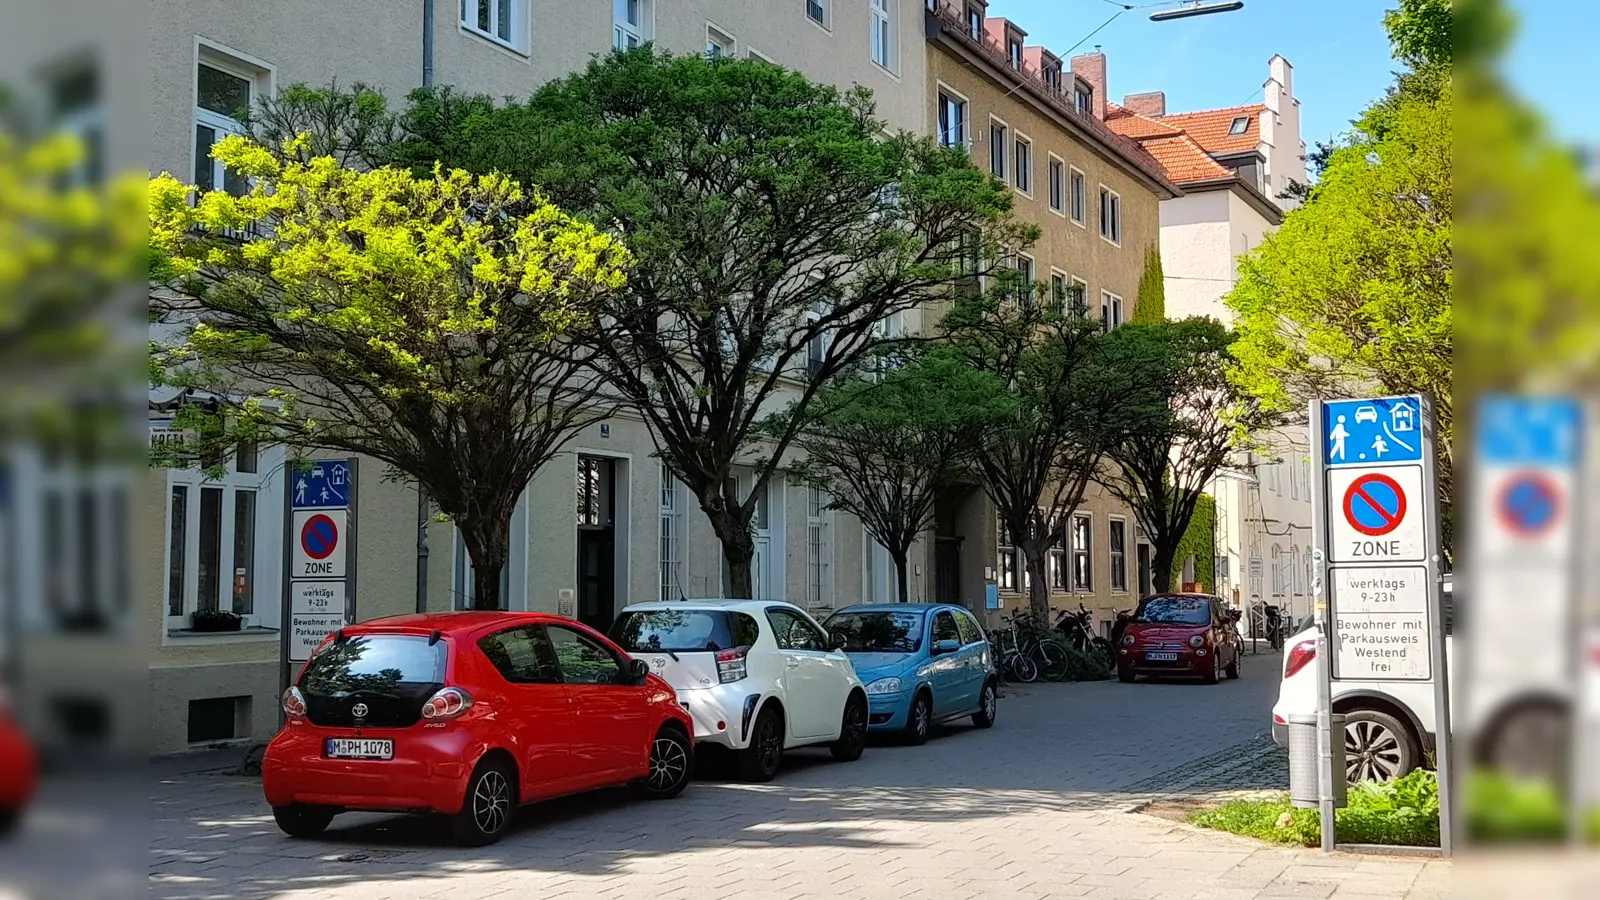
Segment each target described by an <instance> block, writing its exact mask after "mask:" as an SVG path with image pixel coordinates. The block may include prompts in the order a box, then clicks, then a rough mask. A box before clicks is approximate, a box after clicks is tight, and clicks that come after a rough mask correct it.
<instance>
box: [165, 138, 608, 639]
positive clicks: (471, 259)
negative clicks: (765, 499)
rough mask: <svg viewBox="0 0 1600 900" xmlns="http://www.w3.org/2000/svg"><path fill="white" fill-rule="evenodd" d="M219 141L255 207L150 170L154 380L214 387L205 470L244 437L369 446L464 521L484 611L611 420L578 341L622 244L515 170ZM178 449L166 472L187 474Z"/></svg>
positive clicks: (199, 427)
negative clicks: (529, 187)
mask: <svg viewBox="0 0 1600 900" xmlns="http://www.w3.org/2000/svg"><path fill="white" fill-rule="evenodd" d="M282 149H283V150H284V151H285V152H283V153H281V154H274V153H273V152H271V151H269V150H268V149H267V148H265V147H263V146H261V145H259V144H256V143H254V142H252V141H250V140H248V139H246V138H243V137H238V136H234V137H229V138H227V139H225V140H223V141H222V142H220V143H219V144H218V145H217V146H216V148H215V149H214V151H213V152H214V154H215V156H216V157H217V158H218V159H219V160H221V161H222V162H223V163H224V164H225V165H227V166H228V167H229V169H230V170H231V171H233V172H236V173H238V174H240V175H243V176H246V177H249V178H252V179H254V185H253V187H252V189H251V190H250V191H249V193H247V194H246V195H244V196H232V195H230V194H228V193H225V192H222V191H212V192H208V193H202V194H201V195H200V196H199V197H198V202H194V203H192V202H191V200H192V199H193V198H194V191H193V189H192V188H190V187H188V186H186V185H184V184H182V183H180V182H178V181H177V180H175V179H173V178H172V177H170V176H168V175H165V174H163V175H161V176H159V177H156V178H152V179H150V182H149V224H150V252H151V261H152V265H151V273H150V274H151V282H152V290H151V305H152V310H153V314H154V316H155V318H156V319H157V320H158V323H159V324H158V326H157V328H156V329H155V330H156V331H157V333H159V334H160V335H161V339H160V340H159V341H157V342H154V343H152V348H151V350H152V355H151V360H152V363H151V370H152V376H153V377H154V378H155V379H156V380H158V381H160V382H162V383H165V384H170V385H176V386H179V387H183V388H187V389H191V390H194V391H197V392H201V396H209V397H211V398H213V400H212V404H211V406H212V410H213V411H212V412H207V411H206V410H205V409H204V408H202V407H200V406H190V407H187V408H186V410H185V413H184V414H183V415H182V416H181V417H180V421H179V424H180V426H187V427H190V428H192V429H193V430H194V431H195V432H196V434H197V435H198V436H197V438H196V439H195V442H194V444H193V446H190V447H188V448H184V449H186V450H188V451H191V452H197V453H198V454H199V455H200V456H201V458H202V459H206V458H211V459H215V458H217V455H218V453H220V452H222V450H223V448H224V447H226V446H229V445H231V444H232V442H234V441H237V440H239V439H241V438H244V439H251V440H258V441H267V440H271V441H283V442H285V443H288V444H290V445H297V446H303V447H318V448H329V449H335V450H344V451H348V452H351V453H359V454H363V455H366V456H368V457H372V458H374V459H377V460H379V461H380V462H382V463H385V464H387V466H388V467H389V468H390V469H391V470H392V472H393V473H395V474H399V475H403V476H406V477H409V478H411V479H414V480H415V481H417V482H418V483H419V484H420V485H421V486H422V488H423V489H424V490H425V491H426V493H427V495H428V496H429V497H430V498H431V499H432V501H433V502H434V503H436V504H437V505H438V507H439V509H440V510H441V511H442V512H444V513H445V514H447V515H449V516H450V517H451V518H452V519H454V520H455V523H456V525H457V526H458V527H459V528H460V529H461V534H462V538H463V540H464V542H465V544H466V546H467V551H468V553H469V554H470V556H471V558H472V564H473V570H474V589H475V592H476V593H475V597H474V602H475V603H476V604H477V605H478V606H479V607H480V608H496V607H498V606H500V605H501V600H500V587H499V586H500V570H501V568H502V567H503V566H504V565H505V562H506V559H507V555H508V552H509V543H510V521H511V513H512V509H513V508H514V506H515V504H516V502H517V498H518V496H519V495H520V494H521V493H522V491H523V489H524V487H525V486H526V485H527V483H528V481H529V479H530V478H532V477H533V475H534V474H535V473H536V472H537V471H538V470H539V468H540V467H541V466H542V465H544V464H545V463H546V462H548V461H549V460H550V459H551V457H552V456H553V455H554V454H555V453H557V452H558V451H559V450H560V449H561V447H562V446H563V444H564V443H565V442H566V441H567V439H568V438H569V437H571V435H572V434H573V433H574V432H575V431H576V430H577V429H579V428H581V427H583V426H584V425H585V424H587V423H589V422H591V421H594V420H595V419H596V418H598V417H601V416H603V415H606V414H607V413H608V412H609V411H610V410H609V409H608V407H607V404H606V403H605V402H604V399H603V397H601V396H600V395H599V389H600V383H599V381H598V379H597V378H595V377H594V376H593V375H592V373H591V372H590V371H589V367H588V361H587V358H586V353H585V352H584V351H583V350H582V348H581V347H579V346H576V345H574V344H572V343H571V342H570V341H568V340H566V339H565V338H564V335H567V334H568V333H570V332H571V331H572V330H574V329H577V328H581V327H585V326H586V325H587V324H588V323H590V322H592V321H593V319H594V317H595V315H596V313H597V311H598V310H599V309H600V308H601V306H602V303H603V301H604V300H605V298H607V297H609V296H611V295H612V294H615V293H617V292H618V291H619V290H621V289H622V287H623V285H624V283H625V276H624V271H625V269H626V267H627V265H628V261H629V260H628V254H627V252H626V251H625V250H624V249H623V248H622V246H621V245H620V244H619V242H618V241H617V240H616V238H614V237H611V236H608V235H605V234H601V233H599V232H598V231H597V230H596V229H595V228H594V227H593V226H590V225H588V224H585V223H582V222H579V221H577V220H575V219H573V218H572V217H570V216H568V215H567V214H565V213H563V212H562V211H561V210H559V209H557V208H556V207H555V206H553V205H552V204H550V203H549V202H548V201H547V200H546V199H545V198H543V197H541V196H539V195H537V194H532V193H528V192H525V191H523V190H522V189H520V188H519V187H517V186H516V185H515V184H514V183H513V182H512V181H511V180H510V179H507V178H505V177H504V176H499V175H485V176H474V175H469V174H468V173H466V172H462V171H459V170H454V171H452V170H446V169H443V168H438V169H436V170H435V171H434V172H433V173H432V174H430V175H428V176H426V177H414V176H413V175H412V174H411V173H409V172H407V171H404V170H400V169H388V168H380V169H375V170H370V171H357V170H354V169H351V168H347V167H345V166H341V165H339V164H338V162H337V161H336V160H335V159H333V158H331V157H326V156H322V157H311V158H308V159H302V156H303V155H304V152H305V150H306V146H305V142H302V141H290V142H288V143H287V144H286V145H285V146H284V147H283V148H282ZM175 461H176V460H172V459H158V460H157V462H175Z"/></svg>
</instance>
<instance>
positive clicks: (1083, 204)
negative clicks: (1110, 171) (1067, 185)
mask: <svg viewBox="0 0 1600 900" xmlns="http://www.w3.org/2000/svg"><path fill="white" fill-rule="evenodd" d="M1071 200H1072V221H1074V222H1077V223H1078V224H1079V225H1083V224H1084V223H1085V222H1087V221H1088V215H1089V182H1088V179H1086V178H1085V177H1084V175H1083V172H1082V171H1080V170H1078V169H1076V168H1074V169H1073V170H1072V197H1071Z"/></svg>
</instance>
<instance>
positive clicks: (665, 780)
mask: <svg viewBox="0 0 1600 900" xmlns="http://www.w3.org/2000/svg"><path fill="white" fill-rule="evenodd" d="M688 780H689V751H688V750H687V749H686V748H685V747H684V741H683V738H681V737H679V736H678V735H677V734H675V733H672V732H662V733H661V734H660V735H659V736H657V737H656V739H655V741H654V742H652V743H651V744H650V774H649V775H647V776H646V777H645V790H646V791H647V792H648V793H649V794H651V795H652V796H657V797H667V796H673V795H676V794H677V793H679V792H681V791H682V790H683V786H684V784H685V782H687V781H688Z"/></svg>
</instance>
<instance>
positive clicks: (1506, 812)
mask: <svg viewBox="0 0 1600 900" xmlns="http://www.w3.org/2000/svg"><path fill="white" fill-rule="evenodd" d="M1466 802H1467V809H1466V812H1467V815H1466V820H1467V832H1468V833H1469V834H1471V835H1472V839H1473V840H1475V841H1481V842H1484V843H1524V842H1531V843H1557V842H1560V841H1564V840H1566V839H1567V832H1568V828H1569V827H1570V826H1569V823H1568V820H1567V817H1568V808H1567V804H1566V801H1565V800H1563V799H1562V797H1561V795H1560V793H1559V792H1558V791H1557V790H1556V788H1555V787H1554V786H1553V785H1551V784H1549V783H1547V782H1544V781H1530V780H1520V779H1516V778H1512V777H1510V776H1507V775H1502V774H1500V773H1498V772H1488V771H1479V772H1473V773H1472V774H1471V775H1470V776H1469V777H1468V779H1467V800H1466ZM1584 826H1585V827H1584V831H1585V834H1584V837H1585V838H1586V839H1587V841H1588V842H1589V843H1590V844H1600V808H1597V809H1593V810H1590V811H1589V814H1588V815H1587V816H1586V817H1585V821H1584Z"/></svg>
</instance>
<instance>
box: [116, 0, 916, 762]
mask: <svg viewBox="0 0 1600 900" xmlns="http://www.w3.org/2000/svg"><path fill="white" fill-rule="evenodd" d="M425 23H429V25H430V26H431V27H427V28H425ZM922 27H923V20H922V7H921V6H920V4H919V3H917V2H914V0H872V2H870V3H867V4H857V3H848V4H847V3H843V2H836V0H792V2H787V0H786V2H781V3H780V2H771V3H762V4H748V3H743V2H737V0H702V2H692V3H672V4H667V3H658V2H656V0H616V2H613V3H564V2H554V0H465V2H450V3H446V2H440V0H433V2H431V3H429V2H422V3H417V4H405V5H403V7H402V8H401V9H399V10H397V9H396V7H395V5H394V4H391V3H384V2H378V0H352V2H347V3H340V4H334V5H328V4H321V5H317V4H307V3H302V2H290V0H280V2H274V3H266V4H256V5H253V6H239V5H237V4H232V3H225V2H220V0H212V2H204V0H203V2H187V0H186V2H178V0H158V2H156V3H155V4H154V5H153V7H152V8H151V13H150V34H151V54H150V70H151V71H150V79H151V90H150V94H149V123H150V125H149V149H148V166H149V169H150V171H151V172H152V173H154V172H163V171H165V172H171V173H173V174H174V175H177V176H178V177H181V178H185V179H190V178H192V179H194V181H195V182H196V183H198V184H200V185H202V186H205V187H224V188H225V187H227V186H228V184H229V179H230V178H231V176H230V175H229V173H227V172H226V171H224V170H223V169H222V168H221V167H220V166H218V165H217V164H215V163H213V162H212V161H211V160H210V159H209V157H208V156H207V152H208V150H209V147H210V146H211V145H212V144H214V143H215V142H216V141H217V140H220V139H221V138H222V137H223V136H225V135H226V134H228V133H232V132H236V131H238V130H240V126H239V123H238V122H236V121H234V120H233V119H232V117H231V116H230V115H229V111H231V110H236V109H239V108H241V107H246V106H249V105H251V104H252V103H254V102H256V101H257V100H258V99H259V98H261V97H266V96H271V95H272V94H273V93H274V92H276V91H278V90H281V89H282V88H283V87H284V86H286V85H289V84H293V83H307V84H312V85H321V84H327V83H329V82H330V81H334V80H337V81H338V83H340V84H343V85H349V84H353V83H356V82H363V83H366V84H368V85H371V86H373V87H376V88H379V89H381V90H382V91H383V92H384V93H385V94H386V95H387V96H389V97H390V98H393V99H395V100H397V101H398V100H399V99H400V98H403V96H404V95H405V93H406V92H407V91H409V90H411V89H412V88H415V87H417V86H419V85H422V84H424V83H432V84H436V85H452V86H454V87H457V88H459V89H461V90H463V91H467V92H471V93H484V94H488V95H490V96H495V97H505V96H510V97H519V96H526V95H527V94H529V93H531V92H532V91H533V90H534V89H535V88H536V87H537V86H538V85H540V84H541V83H544V82H546V81H548V80H550V79H552V78H556V77H560V76H563V75H566V74H568V73H570V72H573V71H577V70H580V69H581V68H582V67H583V66H585V65H586V64H587V62H588V61H589V59H590V58H592V57H593V56H595V55H597V54H603V53H606V52H609V51H610V50H612V48H613V47H626V46H633V45H636V44H639V43H643V42H645V41H653V42H655V43H656V44H657V45H658V46H663V47H665V48H667V49H671V50H674V51H677V52H703V53H706V54H708V55H713V56H737V57H740V58H759V59H766V60H769V61H772V62H776V63H779V64H781V65H784V66H787V67H790V68H794V69H798V70H800V71H802V72H804V73H806V74H807V75H808V76H809V77H812V78H813V79H816V80H819V81H825V82H831V83H835V84H837V85H839V86H840V87H845V88H848V87H850V86H852V85H856V84H860V85H863V86H865V87H868V88H870V89H871V90H872V91H873V93H874V95H875V97H876V98H877V102H878V114H879V116H880V117H881V118H883V119H884V120H885V121H886V122H887V123H888V126H889V127H890V128H892V129H897V128H920V127H922V124H923V121H924V118H925V117H924V114H923V108H924V104H923V102H922V96H921V89H922V85H923V83H924V81H925V76H924V60H925V57H926V53H925V49H924V41H923V35H922ZM196 399H197V398H193V397H188V396H184V395H178V394H175V393H173V392H167V391H152V393H151V397H150V422H151V430H152V435H153V436H155V437H153V439H159V436H160V435H161V434H162V433H163V431H164V429H165V428H167V427H168V426H170V424H171V418H172V416H173V414H174V412H175V410H176V409H177V407H178V406H180V405H181V404H182V403H185V402H194V401H195V400H196ZM200 399H203V398H200ZM654 449H655V448H654V444H653V442H652V440H651V438H650V435H649V433H648V431H647V430H646V429H645V427H644V425H643V424H642V423H641V422H639V421H637V420H636V419H633V418H630V417H626V416H623V417H618V418H616V419H613V420H611V421H608V422H603V423H598V424H596V425H593V426H591V427H590V428H589V429H588V430H587V431H585V432H584V433H582V434H579V435H577V436H576V437H575V438H574V440H573V441H572V443H571V444H570V445H569V446H568V448H567V449H566V451H565V452H564V453H562V454H561V455H560V456H558V457H557V458H556V459H555V460H554V461H553V462H552V463H551V464H550V465H548V466H547V467H546V468H545V469H544V470H543V471H542V472H541V473H540V474H539V475H538V476H536V477H535V478H534V479H533V481H532V482H531V483H530V484H529V485H528V487H527V489H526V491H525V492H524V495H523V497H522V500H521V501H520V503H519V504H518V507H517V509H516V512H515V513H514V516H513V525H512V550H511V554H510V560H509V563H508V565H507V566H506V567H505V570H504V572H503V573H502V588H503V593H504V594H505V596H506V598H507V599H506V605H507V606H508V607H509V608H511V609H526V610H541V611H548V612H562V613H565V614H569V615H573V616H575V617H577V618H580V619H583V620H586V621H589V622H591V623H593V624H597V625H601V626H604V625H605V624H606V623H608V622H609V620H610V617H611V616H612V615H613V613H614V611H615V610H617V609H620V608H621V607H622V606H625V605H626V604H628V603H631V602H639V601H642V600H649V599H656V598H659V597H663V596H666V597H675V596H680V595H687V596H697V595H698V596H707V595H716V594H719V593H721V592H722V591H723V564H722V560H721V551H720V547H719V544H718V543H717V541H716V539H715V537H714V535H713V534H712V532H711V528H710V525H709V522H708V521H707V520H706V518H705V516H704V515H703V514H702V513H701V512H700V511H699V509H698V507H697V506H696V504H695V502H694V500H693V498H692V497H690V496H689V493H688V491H687V490H686V489H685V488H684V486H683V485H681V484H677V483H675V482H674V481H673V480H672V479H671V478H670V476H668V475H667V474H666V473H665V472H663V470H662V467H661V466H660V464H659V461H658V460H656V459H655V458H654V456H653V453H654ZM314 456H315V457H317V458H319V459H323V460H324V461H326V462H327V463H328V468H329V470H330V471H331V467H332V464H333V462H334V457H336V456H338V454H314ZM286 457H287V454H286V451H285V450H284V448H282V447H269V446H263V447H250V448H241V452H240V453H238V454H236V456H235V457H234V458H233V459H230V460H228V461H227V462H226V470H227V471H226V474H224V475H223V476H222V477H221V478H207V477H205V476H204V475H202V473H201V472H200V471H199V469H198V468H197V467H196V468H187V469H174V470H156V469H152V470H150V471H148V472H147V473H146V474H145V475H144V479H143V480H144V483H143V485H142V486H141V489H140V491H139V497H140V499H139V501H137V502H138V504H139V508H140V509H141V510H142V511H143V512H144V514H145V515H146V516H147V517H148V519H147V520H148V521H150V522H159V523H162V524H161V527H160V528H150V529H147V530H145V531H142V532H140V533H138V534H137V535H135V536H134V538H133V544H134V546H133V553H134V556H135V558H136V559H137V560H138V565H137V566H136V568H135V575H134V578H135V580H136V581H137V583H138V585H139V586H140V587H141V588H143V591H141V594H140V595H141V596H144V597H148V598H152V599H151V601H150V602H149V603H148V605H147V606H145V607H143V608H142V609H143V615H142V617H141V618H142V622H141V624H142V625H143V626H144V628H143V629H142V630H143V631H144V632H145V634H146V635H147V639H146V640H145V641H144V642H142V643H143V645H144V646H145V647H146V648H147V650H148V657H149V666H150V700H149V703H150V713H151V717H150V722H151V729H150V739H149V740H150V750H151V752H155V753H162V752H172V751H180V750H183V749H186V748H190V747H194V746H203V745H207V744H211V743H214V742H219V741H230V740H251V739H257V740H259V739H262V738H264V737H266V736H268V735H270V734H271V733H272V731H273V730H274V729H275V728H276V725H277V721H278V709H277V707H278V692H279V690H280V687H279V685H280V668H279V666H280V660H281V658H282V655H281V652H280V644H281V641H282V629H285V628H290V630H291V631H294V630H295V629H293V628H292V626H293V624H294V622H292V621H291V622H285V621H283V619H284V614H283V608H284V596H285V590H286V584H285V578H286V574H285V569H286V567H285V558H286V557H292V556H293V555H294V554H295V553H296V549H295V544H296V542H297V541H298V540H299V535H298V534H294V533H290V532H291V530H290V528H289V527H288V525H289V524H290V523H291V522H293V523H298V522H299V519H296V518H294V516H293V513H292V512H291V510H290V509H289V507H290V505H291V500H290V498H289V497H288V495H287V493H286V492H287V491H288V490H289V487H288V485H286V480H293V479H295V478H297V477H298V475H297V473H296V470H290V469H286V465H287V463H288V460H287V458H286ZM347 462H348V463H350V466H349V469H348V472H349V474H348V476H347V477H348V478H349V481H348V483H347V485H346V487H347V489H348V491H349V494H350V502H349V508H348V511H347V512H345V513H344V514H343V515H344V516H346V518H345V519H343V523H344V524H343V529H344V530H343V533H342V540H343V543H344V544H345V547H346V551H345V552H347V553H348V558H347V559H346V562H345V568H346V572H347V574H346V584H347V588H346V592H347V594H348V597H349V599H348V605H347V606H346V612H347V614H348V615H349V617H350V618H352V619H356V620H365V619H370V618H373V617H377V616H383V615H393V614H399V613H406V612H411V611H414V610H416V609H418V608H422V607H425V608H427V609H429V610H441V609H451V608H460V607H463V606H466V605H470V603H471V599H472V598H471V593H472V587H471V586H472V581H473V579H472V571H471V566H470V560H469V559H468V556H467V553H466V549H465V546H464V545H463V543H462V541H461V539H460V537H459V534H458V533H457V532H456V529H455V528H454V526H453V525H451V524H449V523H448V522H438V521H433V520H432V517H428V516H425V515H423V514H422V513H421V511H420V510H419V503H418V495H417V490H416V487H415V485H413V484H409V483H406V482H403V481H389V480H385V478H384V472H383V468H382V466H381V465H380V464H379V463H377V462H376V461H374V460H369V459H353V460H348V461H347ZM739 478H740V480H741V481H742V482H743V483H744V484H745V485H747V486H748V485H749V484H750V483H751V482H752V481H753V479H752V478H751V473H750V472H749V470H744V471H743V472H742V473H741V474H740V475H739ZM748 489H749V488H748V487H746V490H748ZM824 506H825V503H824V502H823V501H822V498H820V497H818V496H817V495H816V494H815V493H813V492H811V491H808V490H805V489H803V488H801V487H799V486H798V484H796V483H791V482H789V481H788V480H786V479H785V478H784V477H782V475H780V476H779V477H777V478H775V479H773V480H772V481H771V482H770V483H769V484H768V486H767V488H766V496H765V497H763V498H762V499H761V500H760V501H758V503H757V514H756V520H755V523H754V527H755V529H756V543H757V559H756V573H755V579H756V585H757V587H756V590H757V591H758V592H760V594H761V595H762V596H769V597H775V598H780V599H788V600H792V601H796V602H800V603H803V604H807V605H810V606H813V607H816V608H818V609H819V610H822V611H825V610H826V609H828V608H830V607H832V606H833V605H835V604H836V603H842V602H855V601H857V600H859V599H860V598H861V597H862V596H870V595H871V593H872V592H871V590H870V584H871V577H872V574H871V572H870V571H869V569H868V566H867V565H866V564H865V563H864V562H863V560H864V559H865V558H867V557H868V556H870V546H871V544H872V542H871V541H870V540H868V539H866V538H865V537H864V535H863V533H862V530H861V528H860V525H859V523H858V522H855V521H854V520H853V519H851V518H849V517H848V516H844V515H841V514H836V513H832V512H829V511H827V510H826V509H824V508H823V507H824ZM864 585H866V587H864ZM880 589H885V590H889V591H892V589H893V587H892V583H891V584H890V585H887V586H883V585H881V579H880ZM211 609H223V610H233V611H237V612H239V613H241V614H242V615H243V616H244V617H245V618H244V622H243V627H242V628H241V630H239V631H237V632H225V633H215V632H205V631H198V630H196V629H195V628H194V627H193V625H194V621H195V620H194V614H195V613H196V612H200V611H202V610H211ZM291 618H293V617H292V616H291ZM295 640H301V638H299V637H296V638H295Z"/></svg>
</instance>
